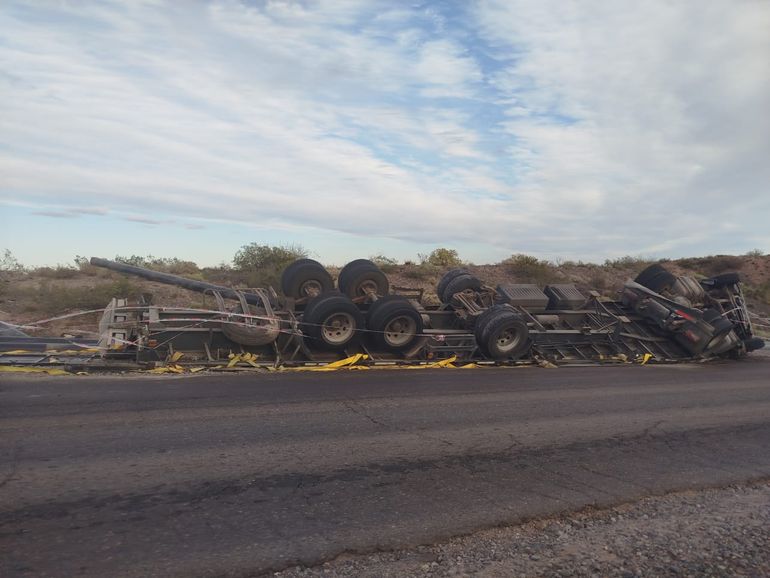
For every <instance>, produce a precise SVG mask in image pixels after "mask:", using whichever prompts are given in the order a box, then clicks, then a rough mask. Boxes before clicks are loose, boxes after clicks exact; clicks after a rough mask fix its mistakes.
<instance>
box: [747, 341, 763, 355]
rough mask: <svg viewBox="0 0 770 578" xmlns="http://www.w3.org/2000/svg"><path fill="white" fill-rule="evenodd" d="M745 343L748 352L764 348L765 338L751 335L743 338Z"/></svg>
mask: <svg viewBox="0 0 770 578" xmlns="http://www.w3.org/2000/svg"><path fill="white" fill-rule="evenodd" d="M743 345H744V346H745V347H746V353H751V352H752V351H756V350H757V349H762V348H763V347H764V346H765V340H764V339H762V338H761V337H749V338H748V339H744V340H743Z"/></svg>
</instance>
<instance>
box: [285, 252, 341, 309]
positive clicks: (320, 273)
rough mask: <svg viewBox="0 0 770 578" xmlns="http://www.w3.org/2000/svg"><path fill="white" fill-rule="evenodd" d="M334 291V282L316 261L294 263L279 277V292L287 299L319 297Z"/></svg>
mask: <svg viewBox="0 0 770 578" xmlns="http://www.w3.org/2000/svg"><path fill="white" fill-rule="evenodd" d="M332 289H334V280H333V279H332V276H331V275H329V272H328V271H327V270H326V269H324V266H323V265H321V264H320V263H319V262H318V261H314V260H313V259H300V260H298V261H295V262H294V263H292V264H291V265H289V266H288V267H286V269H284V270H283V274H282V275H281V290H282V291H283V294H284V295H286V296H287V297H293V298H294V299H301V298H303V297H311V296H313V295H314V294H315V295H319V294H321V293H325V292H327V291H331V290H332Z"/></svg>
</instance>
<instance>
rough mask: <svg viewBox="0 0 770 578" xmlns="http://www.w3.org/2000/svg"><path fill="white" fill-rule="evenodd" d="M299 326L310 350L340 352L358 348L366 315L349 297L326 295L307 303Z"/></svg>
mask: <svg viewBox="0 0 770 578" xmlns="http://www.w3.org/2000/svg"><path fill="white" fill-rule="evenodd" d="M300 327H301V328H302V332H303V333H304V334H305V340H306V342H307V344H308V347H310V348H311V349H320V350H330V351H341V350H343V349H345V348H348V347H353V346H355V345H358V343H359V341H360V340H361V330H362V329H364V316H363V314H362V313H361V312H360V311H359V310H358V307H356V306H355V304H354V303H353V302H352V301H351V300H350V299H348V298H347V297H346V296H344V295H340V294H339V293H327V294H325V295H319V296H318V297H315V298H314V299H312V300H311V301H310V303H308V307H307V308H306V310H305V313H304V315H303V316H302V323H301V325H300Z"/></svg>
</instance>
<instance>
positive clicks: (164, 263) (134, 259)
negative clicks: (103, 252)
mask: <svg viewBox="0 0 770 578" xmlns="http://www.w3.org/2000/svg"><path fill="white" fill-rule="evenodd" d="M78 259H83V258H82V257H76V258H75V260H76V263H77V262H78ZM115 261H119V262H120V263H125V264H126V265H133V266H134V267H144V268H145V269H152V270H153V271H160V272H161V273H171V274H172V275H185V276H191V275H196V274H198V273H200V268H199V267H198V265H197V264H195V263H194V262H193V261H185V260H183V259H179V258H177V257H154V256H153V255H147V256H146V257H141V256H139V255H131V256H130V257H123V256H121V255H116V256H115ZM86 263H87V261H86Z"/></svg>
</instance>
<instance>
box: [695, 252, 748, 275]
mask: <svg viewBox="0 0 770 578" xmlns="http://www.w3.org/2000/svg"><path fill="white" fill-rule="evenodd" d="M704 265H705V272H706V273H708V274H709V275H719V274H720V273H725V272H726V271H734V270H736V269H740V268H741V266H742V265H743V260H742V259H741V258H740V257H737V256H735V255H715V256H713V257H708V261H707V262H706V263H705V264H704Z"/></svg>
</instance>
